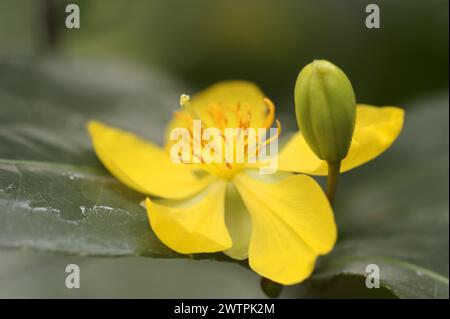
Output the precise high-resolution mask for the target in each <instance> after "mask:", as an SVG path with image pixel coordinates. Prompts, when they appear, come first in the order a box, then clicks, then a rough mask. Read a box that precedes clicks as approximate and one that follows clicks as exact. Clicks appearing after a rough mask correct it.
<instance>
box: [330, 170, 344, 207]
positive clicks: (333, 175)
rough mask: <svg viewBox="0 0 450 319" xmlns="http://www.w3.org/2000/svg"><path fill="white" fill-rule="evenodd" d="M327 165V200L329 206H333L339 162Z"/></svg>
mask: <svg viewBox="0 0 450 319" xmlns="http://www.w3.org/2000/svg"><path fill="white" fill-rule="evenodd" d="M327 164H328V177H327V197H328V200H329V201H330V204H331V205H333V202H334V197H335V196H336V189H337V185H338V180H339V172H340V170H341V161H339V162H327Z"/></svg>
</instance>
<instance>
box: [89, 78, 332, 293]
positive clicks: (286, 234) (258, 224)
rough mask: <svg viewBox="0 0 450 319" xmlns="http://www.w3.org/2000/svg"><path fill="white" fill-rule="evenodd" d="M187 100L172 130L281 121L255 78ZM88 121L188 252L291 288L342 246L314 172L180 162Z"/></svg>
mask: <svg viewBox="0 0 450 319" xmlns="http://www.w3.org/2000/svg"><path fill="white" fill-rule="evenodd" d="M180 100H181V101H180V102H181V104H183V105H184V108H183V109H182V110H181V111H180V112H177V113H176V114H175V115H176V116H175V117H174V119H173V120H172V121H171V122H170V123H169V125H168V132H170V131H171V130H172V129H173V128H175V127H185V128H188V129H192V122H193V119H194V118H198V119H200V120H201V122H202V124H204V126H205V127H216V128H218V129H219V130H221V131H222V132H223V129H224V128H225V127H237V128H244V129H245V128H269V127H271V126H272V124H273V121H274V114H275V107H274V106H273V104H272V102H271V101H270V100H269V99H267V98H264V95H263V93H262V92H261V91H260V90H259V89H258V88H257V87H256V86H255V85H253V84H251V83H248V82H243V81H233V82H223V83H219V84H216V85H214V86H212V87H210V88H208V89H207V90H205V91H203V92H201V93H200V94H198V95H197V96H195V97H194V98H192V99H191V100H190V101H188V97H187V96H182V98H181V99H180ZM277 124H278V125H279V123H278V122H277ZM88 127H89V133H90V135H91V138H92V142H93V146H94V149H95V151H96V153H97V155H98V157H99V158H100V160H101V161H102V163H103V164H104V165H105V166H106V168H107V169H108V170H109V171H110V172H111V173H112V174H113V175H114V176H115V177H117V178H118V179H119V180H120V181H122V182H123V183H124V184H126V185H127V186H129V187H131V188H133V189H135V190H137V191H139V192H141V193H144V194H147V195H149V196H151V198H147V200H146V207H147V213H148V217H149V221H150V225H151V227H152V229H153V231H154V232H155V234H156V235H157V236H158V238H159V239H160V240H161V241H162V242H163V243H164V244H166V245H167V246H168V247H170V248H171V249H173V250H175V251H177V252H179V253H183V254H191V253H208V252H218V251H222V252H224V253H225V254H226V255H228V256H230V257H231V258H234V259H239V260H243V259H246V258H248V259H249V265H250V267H251V268H252V269H253V270H254V271H255V272H257V273H258V274H260V275H261V276H263V277H266V278H269V279H271V280H273V281H275V282H278V283H281V284H285V285H289V284H295V283H299V282H301V281H303V280H304V279H306V278H307V277H309V276H310V274H311V273H312V271H313V269H314V264H315V260H316V258H317V256H318V255H323V254H326V253H328V252H329V251H330V250H331V249H332V248H333V246H334V243H335V241H336V237H337V231H336V225H335V222H334V217H333V213H332V210H331V207H330V205H329V202H328V200H327V198H326V196H325V195H324V193H323V191H322V190H321V188H320V186H319V185H318V184H317V183H316V182H315V181H314V180H313V179H312V178H311V177H308V176H306V175H302V174H297V175H295V174H290V173H275V174H272V175H262V174H259V171H258V170H257V167H256V168H255V165H250V164H245V163H244V164H243V163H240V162H239V163H237V162H236V163H235V162H232V163H222V164H221V163H209V164H207V163H204V162H203V161H200V163H199V164H176V163H174V162H173V161H171V160H170V157H169V155H168V152H167V150H166V151H164V150H163V149H162V148H159V147H158V146H156V145H155V144H153V143H151V142H149V141H144V140H142V139H140V138H139V137H137V136H135V135H134V134H132V133H129V132H125V131H122V130H120V129H117V128H112V127H108V126H106V125H104V124H101V123H99V122H90V123H89V125H88ZM170 145H171V141H167V145H166V147H170ZM249 148H250V147H249V146H247V148H246V149H247V150H249ZM294 155H295V156H297V155H298V153H296V152H295V153H294ZM285 157H286V156H285ZM291 160H293V161H297V160H298V159H297V158H294V159H291ZM294 168H296V167H294ZM199 170H200V171H201V172H203V173H202V174H199Z"/></svg>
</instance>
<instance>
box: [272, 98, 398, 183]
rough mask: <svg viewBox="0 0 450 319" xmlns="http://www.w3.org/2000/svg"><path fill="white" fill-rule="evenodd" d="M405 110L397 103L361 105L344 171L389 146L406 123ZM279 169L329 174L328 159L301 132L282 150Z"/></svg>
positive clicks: (360, 163) (344, 162)
mask: <svg viewBox="0 0 450 319" xmlns="http://www.w3.org/2000/svg"><path fill="white" fill-rule="evenodd" d="M403 117H404V111H403V110H402V109H400V108H397V107H390V106H385V107H376V106H369V105H361V104H360V105H358V106H357V109H356V125H355V132H354V134H353V139H352V143H351V145H350V150H349V153H348V155H347V157H346V158H345V159H344V160H343V161H342V165H341V172H346V171H348V170H351V169H352V168H354V167H357V166H360V165H362V164H364V163H367V162H368V161H370V160H372V159H374V158H375V157H377V156H379V155H380V154H381V153H383V152H384V151H385V150H386V149H388V148H389V147H390V146H391V145H392V143H393V142H394V141H395V140H396V139H397V137H398V135H399V134H400V131H401V130H402V127H403ZM278 169H280V170H284V171H290V172H297V173H306V174H312V175H327V165H326V162H324V161H322V160H320V159H319V158H318V157H317V156H316V155H315V154H314V153H313V152H312V151H311V149H310V148H309V146H308V144H307V143H306V141H305V139H304V138H303V136H302V134H301V133H300V132H298V133H296V134H295V135H294V136H293V137H292V138H291V140H290V141H289V142H288V143H287V144H286V146H285V147H284V148H283V149H282V150H281V152H280V155H279V158H278Z"/></svg>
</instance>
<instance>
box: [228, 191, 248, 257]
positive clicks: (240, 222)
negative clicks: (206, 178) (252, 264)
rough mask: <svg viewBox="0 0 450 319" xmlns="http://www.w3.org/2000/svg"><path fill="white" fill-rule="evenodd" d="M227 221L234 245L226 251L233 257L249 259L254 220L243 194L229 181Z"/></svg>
mask: <svg viewBox="0 0 450 319" xmlns="http://www.w3.org/2000/svg"><path fill="white" fill-rule="evenodd" d="M225 222H226V224H227V228H228V231H229V232H230V235H231V239H232V240H233V246H232V247H231V248H230V249H228V250H225V251H224V253H225V254H226V255H227V256H229V257H231V258H233V259H238V260H243V259H247V257H248V247H249V244H250V235H251V232H252V222H251V220H250V215H249V212H248V210H247V207H245V204H244V202H243V201H242V198H241V195H240V194H239V192H238V191H237V189H236V186H234V184H232V183H228V185H227V193H226V196H225Z"/></svg>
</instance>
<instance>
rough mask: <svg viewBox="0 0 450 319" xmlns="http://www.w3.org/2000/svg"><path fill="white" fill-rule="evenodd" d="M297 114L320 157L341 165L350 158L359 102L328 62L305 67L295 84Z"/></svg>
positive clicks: (304, 133) (321, 61)
mask: <svg viewBox="0 0 450 319" xmlns="http://www.w3.org/2000/svg"><path fill="white" fill-rule="evenodd" d="M295 112H296V115H297V123H298V126H299V128H300V131H301V132H302V134H303V136H304V138H305V140H306V142H307V143H308V145H309V147H310V148H311V149H312V150H313V152H314V153H315V154H316V155H317V157H319V158H320V159H322V160H325V161H328V162H339V161H341V160H342V159H343V158H344V157H345V156H346V155H347V153H348V149H349V147H350V142H351V140H352V136H353V130H354V128H355V117H356V99H355V93H354V92H353V88H352V84H351V83H350V80H349V79H348V78H347V76H346V75H345V73H344V72H343V71H342V70H341V69H339V68H338V67H337V66H335V65H334V64H332V63H330V62H328V61H325V60H315V61H313V62H312V63H310V64H308V65H307V66H305V67H304V68H303V70H301V72H300V74H299V75H298V78H297V83H296V84H295Z"/></svg>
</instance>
